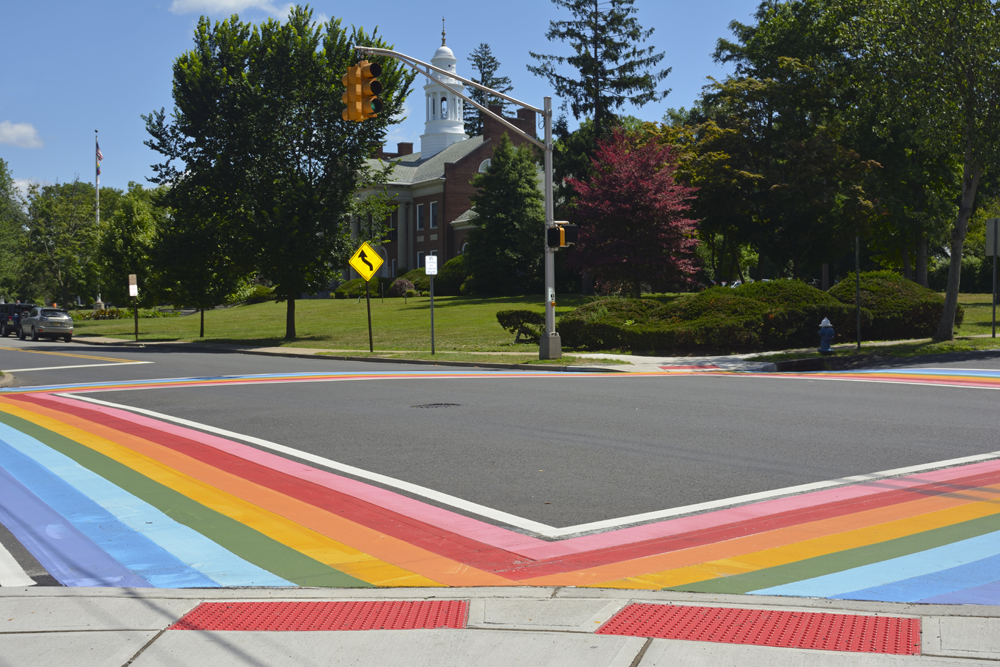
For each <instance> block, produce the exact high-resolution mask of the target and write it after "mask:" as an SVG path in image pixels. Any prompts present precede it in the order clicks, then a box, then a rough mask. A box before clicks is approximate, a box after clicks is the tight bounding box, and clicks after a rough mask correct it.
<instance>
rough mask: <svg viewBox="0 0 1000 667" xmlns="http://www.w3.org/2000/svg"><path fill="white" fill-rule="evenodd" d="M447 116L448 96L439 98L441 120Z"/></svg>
mask: <svg viewBox="0 0 1000 667" xmlns="http://www.w3.org/2000/svg"><path fill="white" fill-rule="evenodd" d="M447 117H448V98H447V97H442V98H441V118H442V120H443V119H445V118H447Z"/></svg>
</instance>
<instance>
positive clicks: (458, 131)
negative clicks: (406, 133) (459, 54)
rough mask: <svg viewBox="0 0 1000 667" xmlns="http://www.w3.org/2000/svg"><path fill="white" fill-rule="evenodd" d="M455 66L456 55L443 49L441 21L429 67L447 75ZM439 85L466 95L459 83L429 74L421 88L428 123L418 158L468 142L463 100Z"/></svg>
mask: <svg viewBox="0 0 1000 667" xmlns="http://www.w3.org/2000/svg"><path fill="white" fill-rule="evenodd" d="M457 62H458V59H456V58H455V54H454V53H452V50H451V49H449V48H448V47H447V46H445V32H444V19H441V47H440V48H439V49H438V50H437V51H436V52H435V53H434V57H433V58H431V64H432V65H434V66H435V67H439V68H441V69H443V70H446V71H448V72H454V71H455V64H456V63H457ZM441 81H443V82H444V83H446V84H448V85H449V86H450V87H452V88H454V89H455V90H457V91H459V92H460V93H462V94H464V93H465V85H464V84H463V83H462V82H460V81H458V80H457V79H452V78H451V77H448V76H445V75H443V74H439V73H438V72H431V78H430V79H428V80H427V84H426V85H425V86H424V102H425V107H426V113H427V120H426V121H425V122H424V133H423V134H422V135H420V157H421V158H429V157H431V156H432V155H437V154H438V153H440V152H441V151H443V150H444V149H446V148H448V146H451V145H452V144H454V143H458V142H459V141H463V140H465V139H468V138H469V137H468V136H467V135H466V134H465V113H464V108H463V105H462V100H461V98H459V97H456V96H455V94H454V93H452V92H451V91H449V90H448V89H447V88H445V87H444V86H442V85H441V84H440V83H439V82H441Z"/></svg>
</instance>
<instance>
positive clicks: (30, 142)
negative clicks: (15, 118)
mask: <svg viewBox="0 0 1000 667" xmlns="http://www.w3.org/2000/svg"><path fill="white" fill-rule="evenodd" d="M0 144H7V145H9V146H17V147H18V148H41V147H42V140H41V138H40V137H39V136H38V130H36V129H35V127H34V125H32V124H31V123H12V122H10V121H9V120H5V121H0Z"/></svg>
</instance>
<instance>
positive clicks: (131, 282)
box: [128, 273, 139, 343]
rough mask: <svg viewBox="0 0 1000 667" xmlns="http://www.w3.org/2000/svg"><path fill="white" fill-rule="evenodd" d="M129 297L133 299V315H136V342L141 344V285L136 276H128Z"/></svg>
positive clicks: (132, 274)
mask: <svg viewBox="0 0 1000 667" xmlns="http://www.w3.org/2000/svg"><path fill="white" fill-rule="evenodd" d="M128 295H129V296H130V297H132V313H133V314H134V315H135V342H137V343H138V342H139V304H138V298H139V285H138V283H137V282H136V279H135V274H134V273H130V274H128Z"/></svg>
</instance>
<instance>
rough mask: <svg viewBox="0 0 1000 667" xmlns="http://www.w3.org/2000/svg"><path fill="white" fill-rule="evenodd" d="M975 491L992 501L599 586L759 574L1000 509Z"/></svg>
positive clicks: (665, 584)
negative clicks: (749, 573) (762, 571)
mask: <svg viewBox="0 0 1000 667" xmlns="http://www.w3.org/2000/svg"><path fill="white" fill-rule="evenodd" d="M973 493H975V494H976V495H978V496H979V497H984V496H985V497H988V498H991V500H984V501H980V502H973V503H968V504H964V505H959V506H958V507H950V508H947V509H943V510H938V511H936V512H929V513H927V514H921V515H919V516H915V517H909V518H906V519H898V520H896V521H889V522H887V523H882V524H878V525H875V526H868V527H865V528H859V529H857V530H849V531H846V532H843V533H835V534H832V535H824V536H822V537H815V538H812V539H805V540H802V541H800V542H795V543H793V544H789V545H785V546H781V547H775V548H773V549H764V550H762V551H756V552H751V553H747V554H743V555H741V556H735V557H732V558H723V559H719V560H712V561H707V562H704V563H699V564H697V565H691V566H688V567H681V568H675V569H671V570H664V571H662V572H654V573H650V574H642V575H637V576H632V577H625V578H623V579H618V580H614V581H607V582H602V583H600V584H594V585H596V586H600V587H602V588H603V587H609V588H633V587H635V588H667V587H670V586H681V585H684V584H690V583H694V582H698V581H705V580H708V579H715V578H717V577H726V576H732V575H734V574H743V573H744V572H754V571H757V570H763V569H765V568H769V567H775V566H778V565H786V564H788V563H795V562H798V561H801V560H806V559H808V558H815V557H817V556H825V555H827V554H831V553H836V552H838V551H846V550H848V549H855V548H857V547H864V546H868V545H871V544H877V543H879V542H887V541H889V540H894V539H897V538H900V537H906V536H908V535H914V534H916V533H922V532H924V531H928V530H934V529H936V528H943V527H945V526H951V525H953V524H957V523H962V522H965V521H971V520H973V519H979V518H981V517H984V516H991V515H994V514H998V513H1000V502H998V501H997V500H994V499H995V498H996V493H995V491H993V492H991V491H986V490H983V491H979V492H975V491H971V490H970V491H963V492H962V495H963V496H966V497H968V496H969V495H972V494H973Z"/></svg>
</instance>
